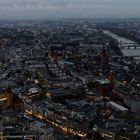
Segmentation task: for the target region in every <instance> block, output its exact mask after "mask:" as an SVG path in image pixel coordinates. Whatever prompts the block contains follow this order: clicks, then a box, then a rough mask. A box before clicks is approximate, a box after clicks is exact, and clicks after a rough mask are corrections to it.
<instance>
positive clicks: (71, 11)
mask: <svg viewBox="0 0 140 140" xmlns="http://www.w3.org/2000/svg"><path fill="white" fill-rule="evenodd" d="M94 17H99V18H100V17H114V18H118V17H140V0H0V19H47V18H94Z"/></svg>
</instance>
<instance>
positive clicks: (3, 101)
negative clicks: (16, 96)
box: [0, 91, 12, 110]
mask: <svg viewBox="0 0 140 140" xmlns="http://www.w3.org/2000/svg"><path fill="white" fill-rule="evenodd" d="M10 105H12V95H11V93H10V92H8V91H1V92H0V110H5V109H7V107H9V106H10Z"/></svg>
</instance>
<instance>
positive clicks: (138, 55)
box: [103, 30, 140, 63]
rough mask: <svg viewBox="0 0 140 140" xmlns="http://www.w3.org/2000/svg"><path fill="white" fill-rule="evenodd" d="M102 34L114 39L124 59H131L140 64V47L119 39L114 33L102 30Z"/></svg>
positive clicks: (129, 41)
mask: <svg viewBox="0 0 140 140" xmlns="http://www.w3.org/2000/svg"><path fill="white" fill-rule="evenodd" d="M103 33H104V34H106V35H108V36H110V37H112V38H114V39H116V40H117V41H118V43H119V47H120V49H121V51H122V53H123V55H124V57H133V58H134V59H135V60H136V62H137V63H140V45H139V44H137V43H136V42H134V41H132V40H129V39H127V38H124V37H120V36H118V35H117V34H115V33H112V32H110V31H107V30H103Z"/></svg>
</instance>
